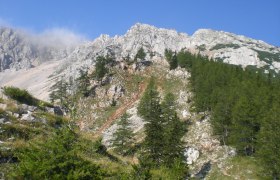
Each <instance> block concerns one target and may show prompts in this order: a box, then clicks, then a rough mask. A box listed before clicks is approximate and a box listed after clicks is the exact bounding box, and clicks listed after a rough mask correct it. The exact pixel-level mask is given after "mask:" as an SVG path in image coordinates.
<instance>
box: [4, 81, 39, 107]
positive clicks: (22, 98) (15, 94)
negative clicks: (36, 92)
mask: <svg viewBox="0 0 280 180" xmlns="http://www.w3.org/2000/svg"><path fill="white" fill-rule="evenodd" d="M4 94H5V95H6V96H8V97H10V98H12V99H14V100H16V101H18V102H20V103H25V104H28V105H35V104H37V101H38V100H36V99H35V98H34V97H33V96H32V95H31V94H29V92H28V91H27V90H22V89H19V88H17V87H13V86H9V87H4Z"/></svg>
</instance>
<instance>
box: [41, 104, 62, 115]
mask: <svg viewBox="0 0 280 180" xmlns="http://www.w3.org/2000/svg"><path fill="white" fill-rule="evenodd" d="M45 109H46V111H47V112H48V113H52V114H55V115H58V116H63V111H62V109H61V108H60V107H59V106H54V107H46V108H45Z"/></svg>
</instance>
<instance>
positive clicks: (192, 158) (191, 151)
mask: <svg viewBox="0 0 280 180" xmlns="http://www.w3.org/2000/svg"><path fill="white" fill-rule="evenodd" d="M184 154H185V156H186V157H187V164H193V163H194V162H196V160H197V159H198V158H199V151H198V150H197V149H195V148H193V147H188V148H187V149H186V151H185V153H184Z"/></svg>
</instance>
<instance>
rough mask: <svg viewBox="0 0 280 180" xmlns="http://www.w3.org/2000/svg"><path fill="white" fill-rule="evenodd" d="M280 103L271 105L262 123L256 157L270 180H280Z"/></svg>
mask: <svg viewBox="0 0 280 180" xmlns="http://www.w3.org/2000/svg"><path fill="white" fill-rule="evenodd" d="M279 109H280V102H275V103H273V106H272V108H271V110H270V111H268V112H267V113H266V117H265V118H264V119H263V121H262V124H261V125H262V126H261V130H260V133H259V135H258V151H257V155H258V157H259V158H260V159H261V162H262V163H263V166H264V167H265V170H266V171H265V172H264V173H265V174H266V175H269V176H272V178H271V179H280V111H279Z"/></svg>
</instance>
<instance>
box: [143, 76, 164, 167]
mask: <svg viewBox="0 0 280 180" xmlns="http://www.w3.org/2000/svg"><path fill="white" fill-rule="evenodd" d="M138 114H139V115H140V116H141V117H142V118H143V119H144V121H145V122H146V124H145V133H146V138H145V140H144V149H145V155H144V156H145V157H146V158H147V159H148V160H150V161H151V162H153V163H154V165H156V166H158V165H160V163H161V162H162V156H163V143H164V142H163V141H162V140H163V137H164V135H163V122H162V112H161V106H160V99H159V93H158V91H157V90H156V85H155V79H154V78H151V80H150V83H149V85H148V87H147V89H146V91H145V93H144V95H143V97H142V99H141V100H140V103H139V106H138Z"/></svg>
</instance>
